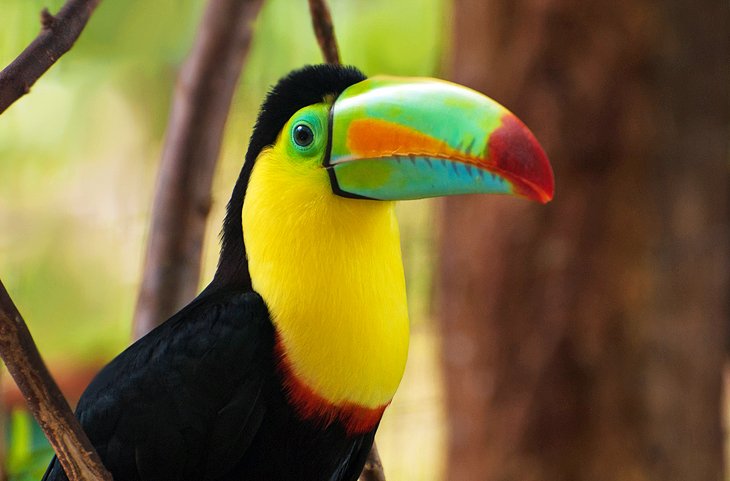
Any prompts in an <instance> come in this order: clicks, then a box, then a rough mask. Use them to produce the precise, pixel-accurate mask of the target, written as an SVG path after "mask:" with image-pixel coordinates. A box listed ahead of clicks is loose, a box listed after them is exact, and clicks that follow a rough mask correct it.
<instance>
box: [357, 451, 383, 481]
mask: <svg viewBox="0 0 730 481" xmlns="http://www.w3.org/2000/svg"><path fill="white" fill-rule="evenodd" d="M360 481H385V471H383V463H382V462H381V461H380V454H379V453H378V447H377V446H376V445H375V443H373V447H372V448H370V453H369V454H368V459H367V460H366V461H365V467H364V468H362V474H360Z"/></svg>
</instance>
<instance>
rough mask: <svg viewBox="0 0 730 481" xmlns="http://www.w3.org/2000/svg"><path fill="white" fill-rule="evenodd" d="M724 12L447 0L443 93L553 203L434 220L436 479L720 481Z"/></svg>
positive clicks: (478, 204) (707, 4)
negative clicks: (529, 138) (504, 134)
mask: <svg viewBox="0 0 730 481" xmlns="http://www.w3.org/2000/svg"><path fill="white" fill-rule="evenodd" d="M729 8H730V7H729V6H728V4H727V2H725V1H723V0H702V1H699V2H690V1H689V0H669V1H664V2H658V1H654V0H639V1H629V0H619V1H610V0H587V1H584V2H571V1H567V0H564V1H561V0H552V1H547V2H546V1H542V0H518V1H514V0H494V1H490V2H484V1H481V0H455V6H454V14H455V17H454V29H453V32H454V39H453V57H452V62H451V70H452V78H453V79H454V80H455V81H457V82H460V83H464V84H466V85H469V86H472V87H474V88H476V89H478V90H481V91H483V92H485V93H487V94H488V95H490V96H492V97H494V98H496V99H497V100H499V101H500V102H502V103H504V104H505V105H506V106H507V107H508V108H510V109H511V110H513V111H514V112H515V113H516V114H517V115H518V116H520V117H521V118H522V119H523V120H524V121H526V123H527V124H528V125H530V126H531V127H532V128H533V130H534V131H535V133H536V135H537V137H538V138H539V139H540V140H541V141H542V142H543V145H544V146H545V147H546V150H547V152H548V154H549V155H550V157H551V160H552V161H553V165H554V167H555V173H556V185H557V188H556V198H555V201H554V202H553V203H552V204H550V205H548V206H546V207H543V206H537V205H528V204H527V203H525V202H524V201H519V200H515V199H506V198H480V197H463V198H450V199H447V200H445V202H444V203H443V210H442V219H441V227H440V231H441V242H442V245H441V261H440V268H439V269H440V281H439V285H438V289H437V291H438V293H439V295H440V296H439V299H440V301H439V305H440V307H439V316H440V323H441V326H442V334H443V354H444V369H445V378H446V399H447V412H448V415H449V420H450V434H449V439H448V456H449V463H448V472H447V476H446V479H449V480H450V481H460V480H474V479H484V480H512V479H514V480H524V481H530V480H541V481H551V480H555V481H558V480H559V481H571V480H591V481H603V480H606V481H608V480H617V479H620V480H657V481H659V480H661V481H669V480H682V481H686V480H707V481H719V480H720V479H722V471H723V460H722V432H721V424H720V412H721V405H720V392H721V369H722V361H723V347H724V341H725V326H724V324H723V321H724V320H725V319H726V318H727V314H728V312H727V311H728V309H727V307H728V303H727V295H728V294H727V293H728V287H729V286H728V280H727V274H726V272H727V270H728V247H730V245H729V242H728V228H727V214H728V212H727V200H728V189H727V165H728V164H727V159H728V147H729V146H728V136H727V132H728V127H729V126H730V99H729V98H728V88H727V86H728V85H730V75H729V71H728V63H727V59H728V58H730V37H728V35H727V32H728V31H730V12H729Z"/></svg>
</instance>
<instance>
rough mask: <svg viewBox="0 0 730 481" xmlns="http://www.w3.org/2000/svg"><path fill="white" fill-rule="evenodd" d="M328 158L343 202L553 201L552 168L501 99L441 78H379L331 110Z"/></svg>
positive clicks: (353, 88) (350, 91)
mask: <svg viewBox="0 0 730 481" xmlns="http://www.w3.org/2000/svg"><path fill="white" fill-rule="evenodd" d="M330 115H331V121H330V128H331V132H330V136H329V139H330V144H331V145H330V148H329V150H328V154H329V155H326V156H325V161H324V166H325V168H327V170H328V172H329V175H330V180H331V182H332V189H333V190H334V192H335V193H336V194H338V195H341V196H344V197H354V198H365V199H377V200H405V199H420V198H425V197H436V196H445V195H456V194H476V193H500V194H513V195H518V196H522V197H526V198H529V199H532V200H536V201H538V202H543V203H545V202H548V201H550V200H551V199H552V197H553V191H554V180H553V171H552V168H551V167H550V163H549V162H548V159H547V156H546V155H545V152H544V151H543V149H542V147H540V144H539V143H538V142H537V140H536V139H535V137H534V136H533V135H532V133H531V132H530V131H529V130H528V129H527V127H525V125H524V124H523V123H522V122H521V121H520V120H519V119H518V118H517V117H515V116H514V115H513V114H512V113H511V112H509V111H508V110H507V109H505V108H504V107H502V106H501V105H499V104H498V103H496V102H495V101H494V100H492V99H490V98H488V97H486V96H484V95H482V94H480V93H478V92H476V91H474V90H471V89H468V88H466V87H462V86H460V85H457V84H453V83H450V82H446V81H442V80H434V79H421V78H406V79H402V78H394V77H372V78H369V79H367V80H364V81H362V82H360V83H357V84H355V85H352V86H350V87H349V88H347V89H346V90H345V91H344V92H342V94H341V95H340V96H339V97H338V98H337V100H336V101H335V103H334V105H333V107H332V110H331V113H330Z"/></svg>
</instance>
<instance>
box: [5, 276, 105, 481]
mask: <svg viewBox="0 0 730 481" xmlns="http://www.w3.org/2000/svg"><path fill="white" fill-rule="evenodd" d="M0 355H1V356H2V359H3V361H4V362H5V365H6V367H7V368H8V371H9V372H10V375H11V376H13V379H14V380H15V383H16V384H17V385H18V387H19V388H20V390H21V392H22V393H23V396H24V397H25V399H26V401H27V404H28V408H29V409H30V411H31V412H32V413H33V416H34V417H35V418H36V420H37V421H38V424H39V425H40V427H41V428H42V429H43V432H44V433H45V434H46V437H47V438H48V441H49V442H50V443H51V446H52V447H53V449H54V451H56V455H57V456H58V460H59V461H60V463H61V466H63V469H64V471H66V474H67V475H68V478H69V479H70V480H71V481H81V480H84V481H92V480H106V481H111V479H112V477H111V474H109V472H108V471H107V470H106V469H105V468H104V465H103V464H102V463H101V459H100V458H99V455H98V454H97V453H96V451H95V450H94V447H93V446H92V445H91V442H90V441H89V439H88V437H87V436H86V433H84V431H83V430H82V429H81V425H80V424H79V422H78V421H77V420H76V418H75V417H74V416H73V413H72V412H71V408H70V407H69V405H68V403H67V402H66V399H65V398H64V397H63V394H61V391H60V390H59V389H58V386H57V385H56V383H55V382H54V381H53V378H52V377H51V375H50V374H49V373H48V369H47V368H46V365H45V364H44V363H43V360H42V359H41V356H40V353H39V352H38V349H37V348H36V346H35V343H34V342H33V338H32V337H31V335H30V332H29V331H28V327H27V326H26V324H25V321H24V320H23V317H22V316H21V315H20V312H18V309H17V308H16V307H15V304H14V303H13V301H12V299H10V295H9V294H8V292H7V291H6V290H5V286H3V284H2V282H0Z"/></svg>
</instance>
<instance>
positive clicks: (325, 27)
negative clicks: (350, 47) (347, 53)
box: [309, 0, 340, 64]
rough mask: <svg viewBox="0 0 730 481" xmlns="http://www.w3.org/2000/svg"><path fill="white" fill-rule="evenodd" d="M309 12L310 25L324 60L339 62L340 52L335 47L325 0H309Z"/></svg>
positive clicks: (335, 39)
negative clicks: (310, 15)
mask: <svg viewBox="0 0 730 481" xmlns="http://www.w3.org/2000/svg"><path fill="white" fill-rule="evenodd" d="M309 12H310V13H311V14H312V27H313V28H314V35H315V36H316V37H317V43H319V48H320V50H322V55H323V56H324V61H325V62H327V63H332V64H339V63H340V52H339V50H338V48H337V38H336V37H335V27H334V25H333V24H332V16H331V15H330V10H329V8H328V7H327V3H326V1H325V0H309Z"/></svg>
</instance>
